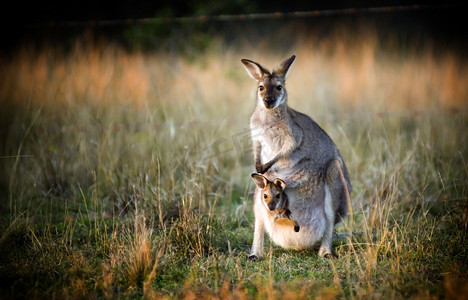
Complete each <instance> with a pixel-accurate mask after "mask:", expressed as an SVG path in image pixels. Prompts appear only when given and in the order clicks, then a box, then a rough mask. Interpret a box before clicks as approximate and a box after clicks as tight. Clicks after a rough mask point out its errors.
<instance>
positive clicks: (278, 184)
mask: <svg viewBox="0 0 468 300" xmlns="http://www.w3.org/2000/svg"><path fill="white" fill-rule="evenodd" d="M273 183H274V184H275V185H276V186H279V187H280V188H281V190H282V191H284V189H285V188H286V183H285V182H284V181H283V180H281V179H279V178H276V179H275V180H273Z"/></svg>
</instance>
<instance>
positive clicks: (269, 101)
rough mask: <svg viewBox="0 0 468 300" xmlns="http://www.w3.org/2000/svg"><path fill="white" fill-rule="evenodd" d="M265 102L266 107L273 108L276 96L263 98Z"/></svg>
mask: <svg viewBox="0 0 468 300" xmlns="http://www.w3.org/2000/svg"><path fill="white" fill-rule="evenodd" d="M263 103H265V107H266V108H273V106H274V103H275V98H274V97H265V99H263Z"/></svg>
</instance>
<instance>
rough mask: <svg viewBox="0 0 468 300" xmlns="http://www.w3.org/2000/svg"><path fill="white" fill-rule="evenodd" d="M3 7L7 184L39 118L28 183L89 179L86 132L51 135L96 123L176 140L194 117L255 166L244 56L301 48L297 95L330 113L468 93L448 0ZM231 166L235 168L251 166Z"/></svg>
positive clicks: (323, 116) (219, 143) (199, 128)
mask: <svg viewBox="0 0 468 300" xmlns="http://www.w3.org/2000/svg"><path fill="white" fill-rule="evenodd" d="M301 12H302V13H301ZM2 14H3V17H2V22H3V25H2V26H1V28H2V29H1V30H2V48H1V52H0V68H1V73H0V103H1V106H2V110H1V113H0V117H1V121H0V146H1V149H2V151H1V155H3V156H5V158H3V159H2V160H1V162H2V163H4V164H6V165H7V167H6V168H2V169H3V171H2V172H3V176H2V178H3V180H1V186H2V191H3V193H4V195H6V194H8V193H10V197H11V193H12V190H11V188H12V186H11V185H12V184H13V182H15V181H14V180H12V178H13V177H14V176H13V177H11V176H10V175H11V174H10V168H15V167H18V166H20V165H21V163H22V162H23V159H19V160H18V157H19V156H18V155H20V154H21V153H23V152H25V147H27V145H28V143H26V144H24V142H25V141H26V142H28V141H29V137H30V134H31V132H30V131H31V130H32V132H33V133H34V134H37V141H36V143H35V144H34V143H33V144H31V147H33V149H32V150H31V151H33V152H35V151H37V149H46V150H44V151H43V153H41V154H40V155H33V154H25V155H32V157H34V160H36V162H35V164H34V166H35V168H36V173H35V175H31V176H32V178H31V184H32V185H33V186H37V182H42V185H43V186H44V187H43V188H44V190H45V191H48V190H50V189H52V190H53V189H55V188H57V187H60V188H59V190H60V189H62V188H63V186H65V185H66V184H65V182H66V181H68V179H67V178H70V176H68V175H70V174H77V173H79V174H81V173H80V172H77V170H82V171H83V172H84V173H83V174H85V175H77V177H78V178H77V180H78V182H80V180H81V179H82V180H84V181H85V182H89V180H92V179H91V178H90V176H92V175H91V174H92V172H90V171H89V170H95V169H96V164H98V162H99V159H98V158H96V157H98V156H99V155H98V154H93V155H91V156H90V157H92V158H90V160H92V161H93V162H89V164H88V166H86V164H82V162H81V161H80V160H79V159H78V157H80V156H81V155H83V153H80V151H84V153H87V151H88V150H89V149H88V148H87V147H89V146H90V145H85V144H80V143H79V142H76V139H75V140H73V141H70V143H71V145H73V146H68V145H69V143H67V142H66V141H65V142H64V141H63V140H61V142H57V141H55V142H51V141H47V140H46V139H45V138H44V137H46V136H47V137H50V138H51V139H53V140H55V139H57V140H60V139H62V138H64V137H69V135H68V133H69V132H72V133H73V134H74V135H76V134H83V135H84V136H86V141H87V142H89V141H93V138H92V137H93V136H94V135H96V141H94V142H95V143H97V144H99V145H100V143H101V142H102V141H98V140H99V138H98V136H97V133H95V132H94V131H95V130H97V129H96V128H100V130H101V131H103V132H104V131H105V130H106V128H107V129H108V130H110V132H111V133H112V134H117V133H118V134H123V133H127V134H128V131H131V132H133V133H135V134H137V133H138V132H139V134H140V135H137V136H136V138H137V139H139V141H140V142H141V141H146V142H148V143H153V141H152V140H151V139H149V137H148V136H145V135H144V132H148V131H151V130H153V131H157V132H158V133H160V132H165V133H168V136H169V140H170V141H171V143H174V140H175V139H176V137H177V136H178V132H179V130H186V129H187V128H190V129H192V130H193V129H195V130H196V133H195V134H192V136H195V137H197V138H198V137H201V136H203V139H202V140H203V142H202V144H196V145H197V147H198V148H200V149H201V150H200V149H199V151H201V152H203V151H202V150H203V149H204V150H205V151H204V152H205V153H206V152H207V151H206V150H207V149H209V150H210V151H211V152H213V153H212V155H218V154H221V153H227V152H229V151H231V152H234V151H237V152H238V153H237V154H239V155H240V154H242V155H240V156H239V157H240V158H238V159H240V161H241V163H240V164H241V165H242V166H244V168H248V167H250V163H251V161H250V153H249V146H248V138H246V137H248V134H246V132H247V131H246V130H247V126H248V117H249V115H250V113H251V112H252V110H253V107H254V103H255V101H254V100H253V97H252V95H253V91H254V89H255V83H254V82H253V81H252V80H251V79H250V78H249V77H248V76H247V74H246V73H245V71H244V70H243V68H242V66H241V64H240V59H241V58H250V59H253V60H255V61H258V62H260V63H262V64H263V65H264V66H267V67H270V68H272V67H274V66H276V65H277V64H278V63H279V62H281V61H282V60H283V59H285V58H286V57H289V56H290V55H292V54H296V55H297V60H296V62H295V64H294V67H293V69H292V72H290V78H289V80H288V90H289V94H290V105H291V106H292V107H294V108H297V109H298V110H301V111H304V112H306V113H308V114H310V115H311V116H313V117H314V118H316V119H317V121H319V123H320V122H329V123H325V125H324V126H325V127H326V126H327V124H332V123H333V122H335V121H337V120H343V119H345V120H346V119H348V120H349V119H356V118H363V117H364V118H379V117H382V116H386V115H389V114H390V115H396V116H401V115H405V116H407V117H408V116H409V117H411V116H416V115H418V114H420V113H428V112H432V113H434V112H441V111H448V112H452V113H453V112H455V113H456V112H458V111H460V110H462V111H463V110H464V109H465V108H466V105H467V103H468V71H467V70H468V68H467V67H466V66H467V65H466V64H467V58H468V57H467V52H466V49H467V48H466V47H467V41H468V39H467V37H466V31H465V30H464V29H465V28H466V26H465V25H466V18H463V16H462V14H463V7H462V6H460V5H457V4H450V3H445V2H442V1H440V2H439V1H335V2H333V3H328V2H327V1H318V2H317V1H314V2H310V1H299V2H294V3H289V2H285V1H243V0H240V1H223V2H220V1H211V0H209V1H156V2H148V1H132V2H114V1H80V2H71V3H68V2H62V3H55V2H48V1H45V2H34V3H27V4H26V3H23V2H21V1H18V2H15V3H13V4H12V8H11V9H8V10H3V12H2ZM35 118H39V119H38V120H40V121H37V119H35ZM136 120H138V122H140V123H138V122H136ZM41 123H44V124H42V125H40V124H41ZM330 127H333V126H330ZM47 130H49V131H52V132H53V133H51V132H47ZM206 132H210V134H207V133H206ZM60 133H67V134H65V135H64V136H61V137H59V135H60ZM127 136H128V135H127ZM238 136H241V137H242V142H243V143H244V142H245V143H247V144H245V145H247V146H245V147H246V149H240V148H239V147H240V146H239V145H240V144H239V142H238V141H236V140H235V138H234V137H238ZM199 142H200V141H199V140H197V142H196V143H199ZM54 143H58V145H55V144H54ZM181 143H182V142H181ZM130 144H131V143H130ZM64 145H67V146H64ZM80 145H81V146H80ZM140 146H141V145H140ZM64 147H65V148H67V147H71V148H73V149H71V148H70V149H68V150H65V149H63V148H64ZM80 147H81V148H80ZM118 147H124V146H118ZM181 147H182V148H183V147H187V145H181ZM140 148H141V147H140ZM80 149H81V150H80ZM239 149H240V150H239ZM153 150H154V149H153V148H151V147H150V148H149V149H148V151H149V153H152V152H151V151H153ZM166 150H167V149H163V150H160V153H163V154H161V155H162V156H164V153H165V152H169V153H171V152H172V150H171V151H166ZM60 151H62V152H63V153H62V154H63V155H65V157H68V156H67V155H72V154H67V153H75V154H76V155H77V156H76V159H77V161H76V164H71V166H70V162H73V161H74V160H73V159H71V160H70V159H69V158H66V159H65V161H64V162H60V161H61V160H60V158H58V157H55V156H54V155H58V154H57V152H60ZM67 151H68V152H67ZM208 152H209V151H208ZM147 154H148V153H146V154H142V157H145V155H147ZM51 155H52V158H51V157H50V156H51ZM15 156H16V157H17V160H16V161H15V159H13V158H14V157H15ZM40 157H42V158H40ZM169 157H170V155H168V157H167V158H169ZM61 164H63V165H61ZM229 168H230V169H232V166H229ZM26 169H28V167H26ZM234 169H235V170H238V172H237V173H236V172H235V171H234V172H232V170H231V173H229V174H238V176H239V177H241V176H242V175H241V174H244V173H245V172H246V169H243V168H239V169H236V168H234ZM67 170H68V171H67ZM247 172H248V171H247ZM48 173H51V174H48ZM67 174H68V175H67ZM81 177H83V178H81ZM39 178H42V179H39ZM57 178H61V179H57ZM80 178H81V179H80ZM62 181H63V182H62ZM71 181H72V182H73V180H71ZM68 184H69V185H70V184H71V185H73V183H71V182H69V183H68ZM10 200H11V199H10Z"/></svg>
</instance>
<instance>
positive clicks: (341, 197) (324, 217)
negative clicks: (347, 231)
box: [241, 55, 351, 259]
mask: <svg viewBox="0 0 468 300" xmlns="http://www.w3.org/2000/svg"><path fill="white" fill-rule="evenodd" d="M295 58H296V57H295V56H294V55H293V56H291V57H290V58H288V59H286V60H285V61H284V62H282V63H281V64H280V65H279V66H278V67H277V68H275V69H274V70H273V71H272V72H270V71H269V70H268V69H266V68H264V67H262V66H261V65H260V64H259V63H256V62H254V61H251V60H248V59H242V60H241V62H242V63H243V65H244V67H245V69H246V70H247V72H248V74H249V75H250V76H251V77H252V78H253V79H255V80H256V81H257V93H256V95H257V97H256V98H257V104H256V107H255V110H254V112H253V114H252V116H251V118H250V130H251V136H252V142H253V146H254V147H253V148H254V160H255V168H256V171H257V172H258V173H261V174H263V175H264V176H265V177H266V178H267V179H268V180H271V179H273V178H282V180H283V181H284V182H285V185H286V188H285V189H284V192H285V193H286V194H287V196H288V199H289V210H290V211H291V213H292V214H293V215H294V218H295V220H296V221H297V223H298V225H299V226H300V228H301V230H300V232H298V233H296V234H290V231H289V230H288V228H284V227H275V226H274V222H273V221H272V220H271V218H269V217H268V215H267V214H266V213H265V209H264V204H263V200H262V189H261V188H260V187H258V186H257V187H256V189H255V192H254V215H255V231H254V239H253V243H252V249H251V252H250V255H249V258H251V259H261V258H262V257H263V239H264V233H265V231H266V232H267V233H268V234H269V236H270V237H271V239H272V241H273V242H274V243H275V244H277V245H279V246H281V247H283V248H290V249H304V248H310V247H313V246H315V245H316V244H318V243H319V242H320V241H321V243H320V248H319V255H320V256H322V257H334V256H336V254H335V252H334V249H333V248H332V235H333V229H334V226H335V225H336V224H337V223H339V222H340V221H341V220H342V219H343V218H344V217H345V216H346V213H347V210H348V199H349V193H350V191H351V183H350V180H349V174H348V170H347V168H346V165H345V163H344V161H343V159H342V158H341V156H340V153H339V151H338V149H337V148H336V146H335V143H334V142H333V141H332V139H331V138H330V137H329V136H328V134H327V133H326V132H325V131H324V130H323V129H322V128H321V127H320V126H319V125H318V124H317V123H315V122H314V121H313V120H312V119H311V118H310V117H309V116H307V115H305V114H303V113H300V112H298V111H296V110H294V109H292V108H290V107H289V106H288V105H287V98H288V96H287V92H286V88H285V82H286V75H287V73H288V71H289V68H290V67H291V65H292V63H293V62H294V60H295Z"/></svg>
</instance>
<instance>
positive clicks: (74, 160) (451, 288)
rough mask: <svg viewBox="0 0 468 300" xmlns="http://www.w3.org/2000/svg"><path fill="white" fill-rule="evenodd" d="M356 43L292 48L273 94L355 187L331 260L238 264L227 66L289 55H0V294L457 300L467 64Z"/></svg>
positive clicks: (237, 81)
mask: <svg viewBox="0 0 468 300" xmlns="http://www.w3.org/2000/svg"><path fill="white" fill-rule="evenodd" d="M361 42H362V41H361ZM361 42H359V43H358V42H356V41H355V40H351V39H349V38H348V39H347V38H344V37H343V36H342V35H332V36H331V37H329V38H328V39H327V40H325V41H321V42H320V43H317V40H314V37H308V38H304V39H301V42H298V43H297V44H296V45H295V46H294V53H295V54H297V57H298V58H297V61H296V63H295V64H294V65H293V67H292V69H291V72H290V75H289V76H290V77H289V79H288V91H289V96H290V105H291V106H292V107H294V108H297V109H298V110H300V111H303V112H305V113H307V114H309V115H311V116H312V117H313V118H314V119H315V120H316V121H317V122H319V123H320V124H321V126H322V127H323V128H324V129H326V130H327V132H328V133H329V134H330V135H331V136H332V138H333V139H334V141H335V142H336V144H337V145H338V147H339V149H340V151H341V153H342V156H343V157H344V159H345V161H346V162H347V165H348V169H349V171H350V174H351V180H352V184H353V193H352V195H351V200H352V212H351V214H350V216H349V217H348V219H347V220H346V222H345V223H344V224H341V225H340V226H338V227H337V232H339V233H351V235H343V234H342V235H340V238H336V239H335V241H334V245H335V247H336V250H337V253H338V255H339V258H338V259H336V260H326V259H323V258H320V257H319V256H318V255H317V251H316V250H313V249H312V250H304V251H289V250H284V249H280V248H278V247H276V246H274V245H272V244H271V243H270V242H269V241H268V240H267V242H266V243H265V245H266V246H265V253H266V255H265V256H266V257H265V259H264V260H262V261H259V262H251V261H248V260H247V254H248V252H249V249H250V245H251V241H252V238H253V213H252V210H251V206H252V197H251V196H252V195H251V193H252V191H253V184H252V182H251V179H250V176H249V174H250V173H251V172H252V170H253V163H252V157H251V155H252V154H251V145H250V142H249V139H250V134H249V132H248V118H249V116H250V113H251V112H252V111H253V108H254V100H252V98H251V95H252V91H253V88H254V82H253V81H252V80H251V79H250V78H249V77H248V75H247V74H246V73H245V71H244V70H243V68H242V66H241V64H240V58H244V57H248V58H251V59H254V60H258V61H260V62H262V63H264V64H265V65H268V66H273V65H275V64H277V63H278V62H280V61H281V60H282V59H283V58H285V57H286V56H287V55H283V54H282V53H279V54H278V53H277V54H273V53H272V52H270V51H266V50H264V51H260V50H254V49H253V48H252V47H250V48H249V47H248V46H246V47H245V49H244V52H242V53H239V52H238V50H235V49H231V48H229V47H227V48H223V47H224V46H223V44H222V43H219V44H216V45H215V46H216V47H214V50H211V51H208V52H206V53H204V54H202V55H201V56H200V57H199V59H198V60H197V61H187V60H185V59H184V58H183V57H178V56H173V55H172V56H171V54H170V53H157V54H154V53H153V54H148V53H141V52H131V53H129V52H126V51H124V50H122V49H121V48H119V47H118V46H116V45H105V44H104V45H100V44H98V45H96V44H87V43H86V41H85V42H83V41H77V43H76V45H75V46H74V47H73V48H72V49H71V50H70V51H69V52H67V53H65V52H62V51H60V50H59V49H56V48H48V47H46V48H44V49H39V50H37V49H36V50H34V51H33V50H28V48H24V49H23V50H22V51H20V52H18V53H17V54H15V55H14V56H13V57H12V58H9V59H6V58H2V60H1V62H0V65H1V68H2V72H1V74H0V95H1V97H0V100H1V101H2V112H1V115H2V120H3V121H2V122H3V123H2V127H1V128H2V131H1V135H0V136H1V138H2V139H1V140H0V142H1V147H2V148H1V149H2V150H1V151H2V152H1V153H0V156H1V157H0V162H1V163H2V165H3V166H4V167H3V168H2V171H1V172H3V173H0V174H2V177H0V178H1V181H0V182H1V185H0V188H1V190H0V191H1V197H2V201H1V204H0V208H1V210H0V212H1V218H0V220H1V221H0V282H1V287H0V290H1V293H2V295H4V296H5V297H7V298H21V297H24V298H31V297H36V298H51V297H55V298H70V297H71V298H107V299H111V298H148V299H151V298H187V299H192V298H199V297H203V298H223V299H224V298H236V299H244V298H247V299H250V298H259V299H262V298H268V299H273V298H285V299H302V298H321V299H334V298H350V299H361V298H397V299H406V298H463V295H464V294H465V293H466V292H468V285H467V284H466V278H467V275H468V273H467V260H468V255H467V250H466V245H467V224H468V206H467V205H468V201H467V200H468V198H467V197H468V196H467V195H468V190H467V188H468V167H467V161H466V160H467V156H466V153H467V152H468V151H467V150H468V149H467V145H468V136H467V134H466V128H468V117H467V111H466V103H467V100H468V88H467V87H468V74H467V71H466V70H468V69H467V68H466V62H464V61H463V60H462V59H461V58H460V57H458V56H457V55H456V54H454V53H452V52H450V51H445V52H437V51H435V50H434V49H430V48H425V49H424V51H422V52H416V51H414V52H411V51H409V52H408V53H405V54H404V55H403V54H401V53H399V52H392V51H388V50H386V49H385V48H383V47H381V46H380V45H379V43H378V39H377V38H376V37H375V36H374V35H372V34H371V33H368V34H366V35H364V43H361ZM288 54H289V53H288Z"/></svg>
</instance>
